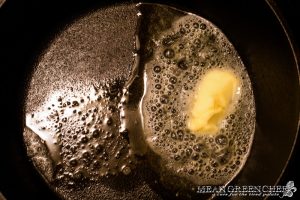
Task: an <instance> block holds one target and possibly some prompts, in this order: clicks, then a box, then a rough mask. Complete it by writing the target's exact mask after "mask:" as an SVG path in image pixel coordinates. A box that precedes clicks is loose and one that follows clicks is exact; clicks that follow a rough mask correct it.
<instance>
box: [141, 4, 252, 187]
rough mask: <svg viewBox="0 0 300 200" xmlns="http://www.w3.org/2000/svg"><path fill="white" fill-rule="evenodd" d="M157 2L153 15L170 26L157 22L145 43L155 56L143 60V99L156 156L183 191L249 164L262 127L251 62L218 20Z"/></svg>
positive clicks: (224, 178)
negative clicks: (249, 67)
mask: <svg viewBox="0 0 300 200" xmlns="http://www.w3.org/2000/svg"><path fill="white" fill-rule="evenodd" d="M155 9H156V11H153V12H149V13H148V15H150V18H152V20H153V22H158V25H157V26H158V27H162V28H161V30H160V31H157V30H156V32H153V31H152V29H150V32H151V31H152V32H151V33H150V34H149V38H146V39H147V41H149V42H147V43H146V46H144V47H143V48H144V49H145V51H146V55H150V56H148V57H147V59H144V60H145V61H144V63H143V66H144V69H145V70H144V77H145V78H144V80H145V92H144V96H143V99H142V102H141V111H142V114H143V127H144V135H145V140H146V142H147V144H148V146H149V149H150V150H151V156H154V157H156V158H154V159H152V160H151V162H150V163H151V165H152V166H153V168H154V169H156V171H157V173H158V174H160V177H161V182H162V183H163V184H164V185H166V187H169V188H171V189H175V190H176V191H178V190H181V189H182V188H185V189H187V188H192V187H191V184H192V186H198V185H224V184H227V183H228V182H229V181H231V180H232V179H233V178H234V177H235V176H236V174H237V173H238V172H239V171H240V170H241V169H242V167H243V165H244V163H245V161H246V159H247V157H248V154H249V152H250V147H251V144H252V140H253V135H254V130H255V106H254V96H253V92H252V88H251V83H250V79H249V76H248V74H247V71H246V68H245V66H244V64H243V62H242V60H241V59H240V57H239V55H238V53H237V52H236V50H235V49H234V47H233V45H232V44H231V43H230V42H229V41H228V39H227V38H226V36H225V35H224V34H223V33H222V32H221V30H220V29H218V28H217V27H216V26H215V25H213V24H212V23H211V22H209V21H207V20H205V19H203V18H201V17H199V16H196V15H193V14H190V13H184V12H181V11H178V10H176V9H173V8H168V9H165V7H164V8H162V7H159V6H157V7H156V8H155ZM160 9H161V10H160ZM161 13H162V14H161ZM154 15H155V16H154ZM161 15H166V16H168V18H167V17H164V16H161ZM146 17H148V16H146ZM158 19H160V20H158ZM170 20H172V21H170ZM151 22H152V21H151V20H150V23H151ZM144 37H145V36H144ZM174 177H176V178H174Z"/></svg>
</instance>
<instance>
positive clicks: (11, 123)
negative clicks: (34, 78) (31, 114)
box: [0, 0, 300, 200]
mask: <svg viewBox="0 0 300 200" xmlns="http://www.w3.org/2000/svg"><path fill="white" fill-rule="evenodd" d="M26 2H31V1H30V0H28V1H26V0H23V1H13V0H7V2H6V3H5V4H7V5H5V4H4V6H10V7H14V12H16V13H21V14H20V15H19V17H21V18H22V17H23V15H22V14H23V12H24V10H26V6H27V4H26ZM35 2H36V3H37V5H36V7H38V6H39V4H43V1H35ZM48 2H49V1H48ZM50 2H51V3H48V4H49V5H47V7H48V8H49V9H48V10H47V11H46V12H45V13H43V12H44V11H41V12H40V13H39V12H37V13H36V15H32V16H30V17H32V18H35V17H39V15H42V16H45V15H47V12H49V13H51V8H52V7H54V6H56V4H58V3H59V1H56V0H53V1H50ZM67 2H68V3H70V4H71V3H72V1H67ZM103 2H105V1H103ZM106 2H107V1H106ZM274 2H275V3H276V5H277V7H276V8H277V9H278V11H279V15H281V16H282V17H283V22H284V24H285V25H286V28H287V30H288V32H289V35H290V37H291V39H292V41H293V42H294V44H295V50H296V52H297V56H298V60H300V59H299V58H300V56H299V55H300V54H299V49H298V47H300V31H299V24H300V1H299V0H274ZM74 9H75V8H72V7H70V9H69V10H64V11H62V12H64V14H65V16H68V13H72V12H73V11H74ZM7 10H8V9H6V10H4V9H2V8H0V60H1V62H2V61H4V63H10V62H11V63H12V64H13V65H17V64H20V63H26V64H27V65H31V64H33V63H32V61H29V60H28V59H27V57H28V55H30V53H29V52H31V51H32V50H33V51H37V52H38V51H40V50H41V49H42V46H43V43H33V41H38V40H42V39H43V38H41V37H40V35H39V34H38V33H39V32H31V29H32V28H33V27H30V23H29V26H24V24H23V23H22V22H23V21H22V19H20V18H13V17H12V16H14V15H15V13H6V11H7ZM3 16H4V17H5V18H4V17H3ZM7 17H11V18H10V19H9V20H8V18H7ZM24 17H26V16H24ZM27 20H28V19H27ZM29 20H30V18H29ZM50 22H51V20H49V21H47V20H46V21H43V22H41V23H42V25H41V26H40V27H41V28H42V29H43V30H40V31H42V32H43V31H50V27H52V26H54V25H53V24H47V23H50ZM61 24H63V22H61ZM31 25H32V24H31ZM20 26H21V28H20ZM55 26H57V27H59V26H60V25H59V24H58V25H55ZM3 27H6V28H9V29H11V30H12V33H11V34H13V36H14V37H21V38H24V41H23V44H22V45H21V46H20V45H17V44H14V43H9V42H8V41H6V40H5V34H7V33H5V30H4V28H3ZM17 30H23V31H22V32H20V31H17ZM48 39H50V38H48ZM10 42H11V41H10ZM8 47H18V48H8ZM4 52H5V53H4ZM20 52H22V56H21V57H18V58H14V57H13V56H8V57H7V56H6V55H9V54H10V55H13V54H14V53H16V54H18V55H20ZM8 66H9V65H8ZM7 70H8V69H5V68H4V67H1V65H0V72H1V76H2V78H1V91H4V93H2V95H1V105H2V107H1V109H0V111H1V112H0V113H1V114H2V115H1V116H2V118H3V117H5V118H6V120H1V127H5V128H2V129H0V134H10V132H22V131H20V130H19V129H18V127H16V125H15V124H16V121H15V114H16V113H19V112H20V111H19V110H18V109H19V108H20V107H14V105H19V104H20V102H21V101H22V97H23V96H22V94H23V93H24V91H23V90H22V89H23V88H24V85H22V84H24V82H25V81H24V82H23V83H22V81H20V80H25V76H24V74H26V69H24V71H18V72H15V74H13V76H6V74H7ZM9 74H10V75H11V72H10V73H9ZM7 78H9V80H7ZM21 88H22V89H21ZM15 93H18V94H19V95H17V96H16V98H14V99H8V98H7V97H11V96H14V94H15ZM3 100H4V101H3ZM2 101H3V102H2ZM20 106H22V105H20ZM19 114H20V113H19ZM18 120H19V121H21V119H19V118H18ZM2 123H3V124H2ZM6 127H10V129H7V128H6ZM5 143H6V141H4V140H2V139H1V140H0V150H1V151H0V152H1V154H0V156H1V158H0V175H1V176H0V191H2V188H6V189H7V187H6V186H5V185H4V184H5V183H3V181H2V180H3V177H4V176H5V175H6V174H5V172H6V171H7V170H11V169H8V168H6V166H7V165H5V162H6V158H7V157H9V156H10V155H11V154H10V153H9V152H7V149H4V147H5ZM16 145H18V144H16ZM19 145H22V144H19ZM299 145H300V144H299V139H298V140H297V144H296V148H295V151H294V152H293V154H292V157H291V160H290V162H289V164H288V166H287V168H286V171H285V173H284V174H283V176H282V178H281V180H280V182H279V185H286V183H287V182H288V181H290V180H293V181H294V182H295V186H296V187H297V189H298V191H297V192H296V193H295V194H294V196H293V199H296V198H297V199H299V196H300V178H299V175H298V174H299V169H300V164H299V162H297V161H298V160H299V156H300V153H299ZM11 149H13V147H11ZM16 149H17V148H16ZM16 151H17V152H13V154H19V155H20V158H19V159H22V158H21V157H22V152H18V150H16ZM297 169H298V171H297ZM27 170H28V169H27ZM25 171H26V169H25ZM34 176H35V177H34V179H35V180H36V181H37V183H38V184H39V185H38V187H37V188H34V187H35V186H32V185H31V184H30V182H28V180H11V181H17V182H21V183H22V184H23V185H26V187H25V188H23V189H21V190H19V188H15V197H17V196H20V195H21V196H22V191H23V190H40V193H43V192H46V194H47V195H49V196H47V198H45V199H52V198H54V197H55V196H54V195H53V194H52V193H50V192H49V191H48V192H47V191H45V190H44V189H43V188H44V187H45V183H44V182H43V180H41V178H40V177H39V175H38V174H37V173H36V174H35V175H34ZM9 185H10V186H13V184H9ZM13 199H14V198H13ZM18 199H23V198H22V197H21V198H18ZM33 199H34V197H33ZM289 199H291V198H289ZM8 200H10V199H8Z"/></svg>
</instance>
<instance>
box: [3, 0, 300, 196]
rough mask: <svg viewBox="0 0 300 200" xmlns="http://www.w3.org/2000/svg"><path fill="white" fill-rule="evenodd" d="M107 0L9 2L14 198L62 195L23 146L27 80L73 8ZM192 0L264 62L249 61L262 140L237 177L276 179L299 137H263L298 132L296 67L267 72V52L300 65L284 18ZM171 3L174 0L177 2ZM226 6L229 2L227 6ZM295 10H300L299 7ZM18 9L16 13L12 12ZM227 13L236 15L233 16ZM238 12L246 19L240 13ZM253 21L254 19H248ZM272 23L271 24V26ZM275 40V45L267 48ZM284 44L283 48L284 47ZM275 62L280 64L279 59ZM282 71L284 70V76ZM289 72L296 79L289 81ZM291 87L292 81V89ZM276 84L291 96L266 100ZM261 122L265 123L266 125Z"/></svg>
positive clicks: (9, 184) (6, 31) (9, 143)
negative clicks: (85, 0)
mask: <svg viewBox="0 0 300 200" xmlns="http://www.w3.org/2000/svg"><path fill="white" fill-rule="evenodd" d="M107 2H108V1H101V3H95V1H92V3H85V4H84V3H81V4H80V3H74V2H72V4H73V6H72V7H71V6H68V5H70V4H69V3H71V1H68V2H65V3H63V4H62V3H61V2H58V1H57V2H56V1H43V3H41V2H39V1H29V2H27V3H26V4H25V3H24V2H7V3H6V4H5V6H4V7H3V8H1V11H0V23H1V24H0V33H1V37H0V40H1V43H0V44H1V47H0V48H1V51H3V52H1V54H0V55H1V65H3V66H1V74H2V76H3V77H8V80H7V81H4V78H2V79H1V80H2V81H3V83H2V84H1V87H3V88H1V90H2V91H4V95H2V98H4V100H6V101H5V102H4V103H5V104H4V105H5V106H4V111H3V113H4V115H5V116H7V117H6V119H8V120H7V121H6V120H5V121H4V129H2V131H1V134H2V135H1V148H2V149H3V150H2V151H1V153H2V154H3V156H2V157H4V159H3V160H2V162H1V178H0V179H1V191H2V192H3V193H4V195H5V196H7V197H8V199H19V198H17V197H18V196H19V195H20V194H21V195H22V199H25V198H29V199H37V198H43V199H54V198H55V197H56V196H55V195H54V194H53V193H52V192H51V191H50V190H49V189H48V187H47V185H46V184H45V183H44V181H43V180H42V178H41V177H40V176H39V174H38V173H37V172H36V171H35V169H34V168H33V167H32V165H31V163H30V162H29V161H28V159H27V157H26V153H25V152H24V146H23V143H22V125H23V118H22V116H23V113H22V109H23V101H24V99H23V98H24V92H25V90H24V88H25V84H26V80H27V79H28V74H29V73H30V70H31V67H32V66H33V63H34V59H35V58H36V56H37V55H39V53H40V52H41V51H42V49H43V48H44V47H45V45H46V44H47V41H49V40H50V39H51V38H52V37H53V34H52V33H55V32H56V31H58V30H59V29H60V28H61V27H62V26H63V24H64V23H65V22H67V21H69V20H71V19H72V16H74V15H73V13H81V12H82V11H84V10H88V9H89V8H92V7H93V6H101V5H102V4H103V5H104V4H106V3H107ZM192 2H193V1H191V2H188V3H187V2H185V3H184V4H183V5H184V7H183V8H182V10H191V11H194V12H195V13H198V14H200V15H201V16H203V17H204V18H207V19H209V20H211V21H212V22H213V23H215V24H216V25H217V26H218V27H219V28H220V29H221V30H223V32H224V33H225V35H227V36H228V38H229V40H230V41H231V42H232V43H233V44H234V46H235V47H236V49H237V51H238V52H239V53H240V55H241V57H242V59H243V60H244V62H245V64H246V65H247V66H253V63H255V64H256V63H260V64H261V65H260V68H258V67H257V68H255V67H250V68H251V69H248V70H249V73H250V76H251V75H252V79H253V80H252V81H253V83H254V91H255V96H256V99H257V102H256V103H257V111H258V119H257V120H258V122H259V123H258V130H257V135H256V139H255V143H254V147H255V145H257V148H255V149H254V150H253V152H252V153H251V156H250V158H249V161H248V162H247V165H246V167H245V169H244V170H243V171H242V173H241V174H240V176H238V178H237V182H238V183H240V184H243V183H248V184H249V183H251V184H252V185H255V184H275V182H276V180H277V178H278V176H279V174H280V172H281V170H282V169H283V167H284V165H285V161H286V160H287V159H288V155H289V152H290V150H291V146H292V144H293V141H294V136H293V135H290V136H287V137H286V138H285V139H283V138H282V135H280V134H278V135H276V134H275V136H278V137H274V139H273V140H272V138H271V137H270V136H266V137H263V136H264V135H263V134H262V135H261V136H259V135H260V133H262V132H264V131H266V132H268V133H269V132H273V133H276V132H278V131H280V133H283V132H284V130H281V129H282V128H283V127H284V126H285V127H294V128H291V129H294V130H289V131H288V132H289V133H293V132H294V133H295V131H296V129H295V123H296V120H298V119H297V109H298V113H299V93H298V94H297V93H296V91H299V86H297V85H296V84H297V79H296V70H295V68H292V67H290V68H278V69H277V68H276V69H275V72H274V74H272V73H268V72H269V71H268V70H270V69H271V68H270V66H268V65H267V64H268V63H267V62H266V60H264V58H266V57H268V58H270V59H273V60H276V59H277V60H278V61H279V62H277V63H278V65H277V66H281V65H286V64H288V63H289V64H290V65H291V66H293V65H294V63H293V61H292V60H293V57H292V54H291V51H290V50H289V46H288V43H287V40H286V38H285V36H284V33H283V31H282V30H281V29H280V26H279V23H278V22H277V21H276V19H275V17H274V15H273V13H272V12H271V11H270V10H269V9H268V7H267V5H266V4H265V3H264V2H261V3H253V5H252V4H251V3H249V2H248V3H245V4H243V5H238V4H236V3H233V2H232V1H230V2H229V3H227V4H226V5H225V4H224V5H221V4H220V2H219V4H218V6H217V7H213V6H211V5H210V4H209V3H208V1H199V2H201V3H198V4H199V5H200V6H199V7H201V9H200V11H197V9H196V8H197V6H195V5H197V4H196V3H195V4H193V3H192ZM280 3H281V4H279V5H281V7H283V11H284V12H283V14H287V13H288V16H290V17H287V19H289V18H290V23H291V22H292V21H291V16H292V17H293V15H292V13H289V12H288V11H287V10H288V9H289V6H288V5H287V4H290V5H291V4H292V5H295V4H293V2H292V1H287V4H284V3H283V1H281V2H280ZM87 4H89V5H87ZM254 4H255V5H254ZM170 5H175V4H172V3H171V4H170ZM257 6H258V7H257ZM285 6H286V7H285ZM225 7H228V8H227V9H224V8H225ZM82 8H84V9H82ZM222 8H223V9H222ZM252 8H255V9H253V10H252V12H253V14H254V15H255V16H256V17H255V18H253V19H252V20H251V19H249V17H248V14H249V13H251V12H250V11H249V10H251V9H252ZM292 8H293V9H294V10H297V9H295V8H294V7H292ZM239 9H241V10H243V9H245V10H246V11H248V12H246V11H245V12H242V13H240V12H241V10H239ZM12 10H13V11H14V12H12ZM226 12H228V13H230V14H228V15H226ZM212 13H213V14H212ZM238 14H241V15H238ZM236 15H237V16H239V17H238V18H237V17H235V16H236ZM241 19H244V22H241ZM247 21H249V22H250V23H246V22H247ZM226 22H227V23H226ZM266 22H268V23H267V24H265V23H266ZM237 27H239V28H237ZM240 27H243V28H240ZM251 27H256V29H254V30H253V29H251ZM291 27H292V29H293V27H295V25H291ZM274 30H275V31H274ZM260 33H261V34H260ZM270 33H272V34H270ZM257 41H259V42H260V45H258V44H259V43H257ZM298 41H299V40H298ZM2 44H4V45H2ZM268 45H270V46H273V47H274V48H271V49H267V48H264V47H266V46H268ZM258 47H259V48H258ZM278 49H281V50H280V51H278ZM285 49H286V50H285ZM258 51H259V52H258ZM276 52H277V53H276ZM278 52H279V53H278ZM3 53H4V54H3ZM260 55H264V56H260ZM267 55H270V56H267ZM282 58H288V59H287V60H288V61H287V62H285V61H286V60H284V59H282ZM2 63H3V64H2ZM273 66H275V67H276V65H273ZM268 67H269V68H268ZM272 69H273V68H272ZM255 70H256V71H255ZM276 73H278V74H281V75H282V76H278V75H277V74H276ZM253 75H255V76H253ZM265 75H268V76H265ZM268 77H271V79H273V80H275V81H277V82H276V83H275V84H272V81H270V80H269V81H270V82H268V81H266V79H268ZM287 77H290V78H289V79H288V80H287ZM260 83H261V84H260ZM278 83H280V84H278ZM286 86H289V87H288V88H285V87H286ZM258 88H259V89H258ZM273 88H274V90H273ZM285 89H287V90H285ZM270 90H271V93H272V92H273V93H274V94H275V95H274V97H275V96H276V97H277V96H283V97H284V99H285V101H286V102H289V103H286V102H284V101H280V100H278V99H276V98H270V99H269V100H267V101H261V99H262V96H263V95H264V94H263V91H264V92H270ZM275 90H276V91H277V90H280V91H286V93H282V94H280V95H278V94H276V91H275ZM287 93H289V94H290V96H287V95H286V94H287ZM297 100H298V103H297ZM275 106H277V107H282V109H281V112H282V113H281V114H282V116H283V117H282V118H280V117H279V116H277V115H276V114H278V113H279V112H275V111H270V109H271V108H273V107H275ZM266 119H270V121H268V120H267V121H265V120H266ZM262 122H266V123H265V124H264V123H262ZM280 123H283V124H284V126H278V124H280ZM270 124H272V126H270ZM268 143H272V146H270V147H268V145H266V144H268ZM281 143H282V144H281ZM266 147H267V148H266ZM261 152H263V153H261ZM276 152H278V154H277V155H280V156H275V155H276ZM297 155H298V156H299V153H295V155H294V157H295V156H297ZM275 159H277V163H278V164H277V165H276V164H274V163H276V162H274V160H275ZM248 164H249V165H248ZM262 164H263V165H262ZM295 164H296V162H295V161H294V160H292V161H291V164H290V165H289V167H288V170H287V173H285V175H284V176H283V179H282V181H280V183H281V184H283V185H284V184H286V182H287V181H288V180H295V184H296V187H297V185H299V181H297V180H299V179H296V177H295V176H296V173H295V169H296V168H299V166H298V167H297V166H296V165H295ZM257 172H259V173H257ZM298 188H299V186H298Z"/></svg>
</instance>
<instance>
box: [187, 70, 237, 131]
mask: <svg viewBox="0 0 300 200" xmlns="http://www.w3.org/2000/svg"><path fill="white" fill-rule="evenodd" d="M239 90H240V87H239V80H238V78H237V77H236V76H235V74H234V73H232V72H231V71H227V70H224V69H213V70H211V71H209V72H207V73H206V74H205V75H204V77H203V78H202V80H200V81H199V82H198V83H197V86H196V88H195V92H194V95H193V98H192V100H191V103H190V107H189V110H188V120H187V127H188V128H189V129H190V130H191V131H192V132H194V133H196V134H215V133H217V132H218V130H219V124H220V122H221V121H222V120H223V119H224V118H225V117H226V115H227V114H228V112H229V111H230V109H231V107H232V104H233V102H234V100H235V98H236V96H237V94H238V93H239Z"/></svg>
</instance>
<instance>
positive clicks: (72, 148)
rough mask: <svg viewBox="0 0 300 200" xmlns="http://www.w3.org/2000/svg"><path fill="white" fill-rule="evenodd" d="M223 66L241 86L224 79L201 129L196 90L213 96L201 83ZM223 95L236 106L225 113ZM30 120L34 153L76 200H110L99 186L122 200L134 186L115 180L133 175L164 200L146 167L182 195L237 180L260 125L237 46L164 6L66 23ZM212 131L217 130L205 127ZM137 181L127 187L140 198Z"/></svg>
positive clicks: (38, 81)
mask: <svg viewBox="0 0 300 200" xmlns="http://www.w3.org/2000/svg"><path fill="white" fill-rule="evenodd" d="M99 19H101V21H100V22H99ZM113 24H114V25H113ZM83 27H84V29H83ZM128 27H129V28H128ZM120 29H121V30H120ZM116 32H117V33H121V32H123V34H120V35H119V36H117V34H115V33H116ZM124 33H126V34H124ZM118 37H120V38H118ZM112 38H113V39H114V40H112ZM107 41H111V42H109V43H107ZM134 44H135V45H134ZM132 52H134V54H133V56H132ZM62 55H64V56H62ZM128 66H129V67H130V68H129V67H128ZM130 69H131V70H130ZM129 71H131V73H129ZM213 71H218V72H222V73H225V72H226V73H230V74H231V75H232V76H233V77H234V78H230V79H228V80H229V81H231V80H233V79H234V80H236V81H235V82H234V83H236V84H235V86H234V87H230V88H231V90H227V89H226V88H228V87H227V86H226V87H225V89H224V88H222V87H219V86H218V84H221V85H222V81H221V80H219V78H221V79H222V80H225V82H226V81H227V79H225V78H224V76H221V77H217V80H215V82H218V83H217V84H216V83H215V82H214V81H213V82H212V83H211V84H214V85H216V86H214V87H212V88H221V89H217V90H216V89H213V90H214V91H221V93H220V94H219V93H211V94H212V95H210V97H209V98H202V99H204V100H203V101H200V102H206V103H201V104H203V105H204V104H205V105H208V106H206V107H205V109H206V110H209V112H212V113H213V114H212V115H211V117H208V118H205V117H204V118H205V119H206V121H205V120H204V121H205V123H204V125H202V126H201V127H202V129H201V127H200V128H199V129H197V130H196V129H191V128H190V127H191V126H189V123H190V121H191V119H192V115H191V113H193V112H195V111H193V110H195V109H196V108H197V109H198V108H199V105H197V98H196V97H197V95H196V94H197V91H198V90H199V88H200V93H201V91H204V90H207V91H209V90H208V89H206V88H207V87H204V86H202V87H204V89H203V88H202V89H201V81H202V82H203V80H205V79H206V78H205V77H206V76H208V74H209V73H211V72H213ZM227 82H228V81H227ZM227 82H226V83H227ZM49 83H51V84H49ZM199 85H200V86H199ZM222 91H227V92H223V93H225V96H228V98H227V99H229V100H228V101H227V104H228V105H227V104H226V105H225V104H223V103H221V104H220V105H222V106H221V107H220V109H221V111H222V112H221V113H222V115H219V114H218V115H217V114H215V113H220V109H219V107H218V109H217V107H216V102H224V101H225V100H224V98H223V97H222V94H223V93H222ZM228 91H229V92H228ZM200 96H201V95H200ZM219 96H221V97H220V98H219ZM223 96H224V95H223ZM206 99H209V100H206ZM212 99H213V100H215V99H218V100H217V101H214V103H209V102H212ZM195 102H196V103H195ZM207 102H208V103H207ZM218 105H219V104H218ZM195 106H196V107H195ZM199 109H200V110H203V109H204V108H203V109H202V108H201V105H200V108H199ZM205 109H204V110H205ZM223 111H224V112H223ZM26 113H27V114H26V127H25V129H24V140H25V143H26V145H27V151H28V155H29V156H30V157H31V159H32V160H33V163H34V164H35V166H36V168H37V169H38V171H39V172H40V173H41V174H42V176H43V177H44V178H45V179H46V181H47V182H48V183H49V185H50V186H51V187H52V188H55V191H57V192H58V193H59V194H60V196H61V197H63V198H66V199H71V198H80V199H82V198H83V199H96V198H100V197H101V198H110V199H112V197H108V196H105V195H104V194H103V192H102V193H101V192H99V191H100V190H104V191H106V192H113V193H116V196H114V198H116V197H117V198H120V195H121V193H122V190H124V188H123V189H122V187H109V185H110V184H107V183H106V182H110V181H111V178H110V177H121V178H122V177H124V175H126V178H124V179H128V177H132V178H133V179H136V178H135V177H138V176H140V177H138V178H137V179H139V180H141V182H142V183H139V184H140V185H144V186H143V187H142V189H141V190H143V191H144V192H145V193H148V194H147V195H145V196H142V198H144V199H146V198H152V199H160V198H161V197H160V196H159V195H157V194H155V192H153V191H152V189H151V186H149V185H150V184H148V183H147V181H146V180H148V179H143V175H144V174H147V170H146V172H143V174H142V175H140V174H139V175H137V173H136V171H139V168H140V167H141V166H143V165H145V164H146V165H147V167H149V169H151V170H153V171H154V172H155V173H156V174H157V178H158V179H159V182H160V184H162V185H164V186H165V188H166V189H171V190H173V191H176V192H177V194H179V195H180V192H181V191H184V192H182V193H184V194H183V195H187V196H190V195H192V196H193V194H192V193H195V191H193V189H195V187H196V186H199V185H224V184H227V183H228V182H229V181H231V180H232V179H233V178H234V177H235V176H236V175H237V173H238V172H239V171H240V170H241V169H242V167H243V165H244V164H245V161H246V159H247V157H248V154H249V152H250V148H251V144H252V140H253V136H254V129H255V105H254V97H253V92H252V88H251V83H250V79H249V77H248V75H247V72H246V68H245V66H244V65H243V63H242V61H241V59H240V57H239V56H238V54H237V52H236V51H235V49H234V47H233V46H232V44H231V43H230V42H229V41H228V39H227V38H226V37H225V36H224V34H223V33H222V32H221V31H220V30H219V29H218V28H217V27H216V26H215V25H213V24H212V23H211V22H209V21H207V20H205V19H203V18H201V17H199V16H197V15H194V14H191V13H186V12H183V11H180V10H177V9H174V8H170V7H167V6H162V5H157V4H138V6H137V8H136V7H135V5H119V6H114V7H111V8H105V9H100V10H97V11H95V12H93V13H91V14H89V15H87V16H85V17H82V18H80V19H79V20H77V21H76V22H74V23H72V24H71V25H70V26H68V27H67V28H66V29H65V30H64V31H63V32H62V33H61V34H60V35H58V37H57V38H56V39H54V41H53V42H52V44H51V45H50V46H49V48H48V49H47V50H46V52H45V53H44V54H43V56H42V57H41V59H40V61H39V63H38V65H37V67H36V69H35V71H34V73H33V76H32V79H31V83H30V86H29V90H28V98H27V102H26ZM196 114H197V113H196ZM203 115H204V116H206V115H205V114H203ZM216 116H218V117H216ZM197 117H198V116H196V118H195V119H196V121H197V123H198V122H199V119H200V121H201V119H202V118H203V117H202V118H201V116H200V117H198V118H197ZM202 121H203V120H202ZM207 123H210V124H209V125H210V126H206V124H207ZM211 124H212V125H213V127H214V129H213V131H212V129H205V128H204V129H203V127H212V126H211ZM147 167H146V168H147ZM151 170H149V171H148V172H149V173H150V175H149V174H148V175H146V176H151V173H153V172H150V171H151ZM83 182H84V183H85V184H82V183H83ZM139 184H137V185H135V186H132V188H130V189H127V190H132V191H131V192H129V193H132V198H133V199H134V198H136V196H137V195H140V194H139V189H136V188H138V187H140V186H138V185H139ZM103 185H104V186H103ZM78 187H79V188H80V189H78ZM103 187H105V189H103ZM76 188H77V189H76ZM116 188H118V189H116ZM71 190H72V192H70V191H71ZM78 190H81V191H84V192H79V191H78ZM118 192H119V193H118ZM72 195H73V196H72ZM103 195H104V196H103ZM122 195H124V194H122ZM135 195H136V196H135ZM124 197H126V195H125V196H124Z"/></svg>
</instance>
